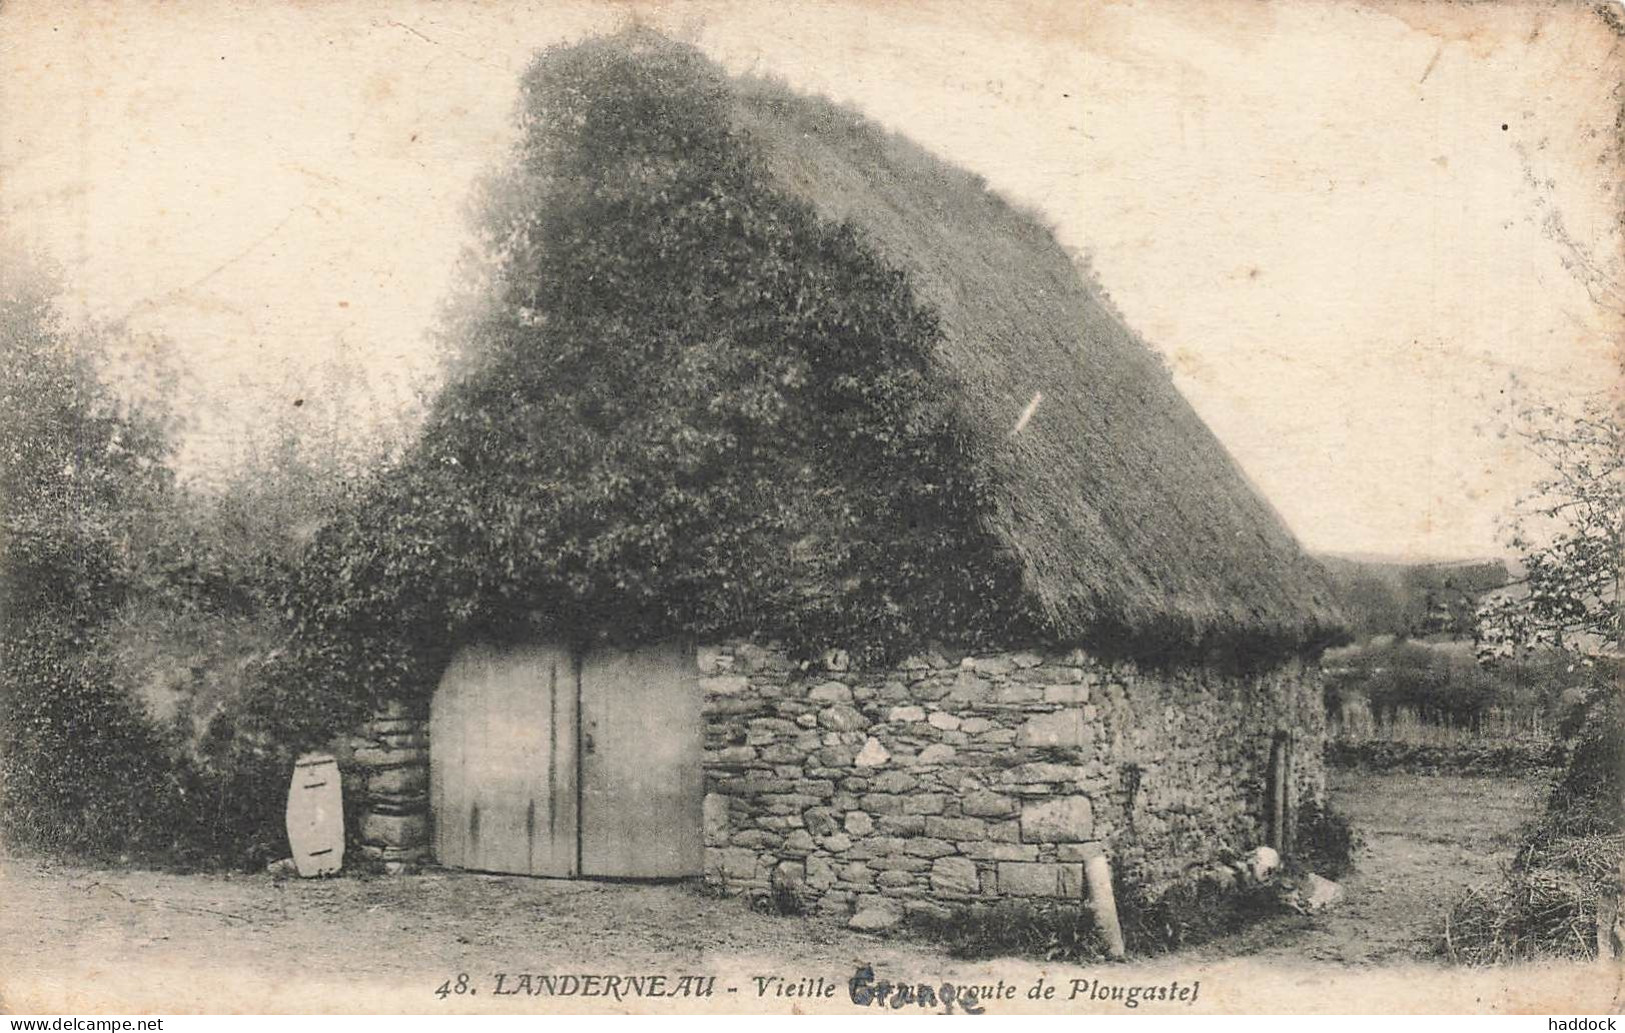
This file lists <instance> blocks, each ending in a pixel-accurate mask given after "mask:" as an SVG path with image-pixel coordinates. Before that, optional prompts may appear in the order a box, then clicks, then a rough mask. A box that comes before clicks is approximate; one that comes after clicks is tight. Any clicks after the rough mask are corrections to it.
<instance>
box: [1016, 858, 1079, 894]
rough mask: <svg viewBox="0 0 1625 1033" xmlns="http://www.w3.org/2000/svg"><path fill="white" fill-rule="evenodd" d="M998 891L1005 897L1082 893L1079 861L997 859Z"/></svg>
mask: <svg viewBox="0 0 1625 1033" xmlns="http://www.w3.org/2000/svg"><path fill="white" fill-rule="evenodd" d="M998 874H999V894H1000V895H1001V896H1006V897H1061V898H1065V899H1068V900H1076V899H1078V898H1080V897H1082V896H1083V865H1081V864H1063V863H1055V862H1025V861H1001V862H999V869H998Z"/></svg>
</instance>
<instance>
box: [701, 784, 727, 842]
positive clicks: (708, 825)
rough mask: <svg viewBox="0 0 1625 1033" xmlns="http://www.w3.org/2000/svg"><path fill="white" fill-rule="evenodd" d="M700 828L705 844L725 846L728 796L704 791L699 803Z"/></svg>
mask: <svg viewBox="0 0 1625 1033" xmlns="http://www.w3.org/2000/svg"><path fill="white" fill-rule="evenodd" d="M700 830H701V833H702V835H703V836H704V837H705V845H706V846H726V845H727V843H728V798H727V797H726V796H723V795H722V794H720V793H706V794H705V799H704V800H703V801H701V803H700Z"/></svg>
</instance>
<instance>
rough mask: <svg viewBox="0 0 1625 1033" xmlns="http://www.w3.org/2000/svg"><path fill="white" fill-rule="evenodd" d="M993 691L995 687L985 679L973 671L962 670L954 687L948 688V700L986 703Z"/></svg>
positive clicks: (952, 701)
mask: <svg viewBox="0 0 1625 1033" xmlns="http://www.w3.org/2000/svg"><path fill="white" fill-rule="evenodd" d="M992 693H993V687H992V686H991V685H990V684H989V683H988V682H987V681H986V680H985V679H982V678H979V677H977V676H976V674H975V673H974V672H971V671H960V672H959V677H957V678H955V679H954V683H953V687H952V688H950V689H949V690H948V700H949V702H951V703H985V702H986V701H987V700H988V698H989V697H990V696H991V695H992Z"/></svg>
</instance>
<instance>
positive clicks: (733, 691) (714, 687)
mask: <svg viewBox="0 0 1625 1033" xmlns="http://www.w3.org/2000/svg"><path fill="white" fill-rule="evenodd" d="M701 686H702V687H703V688H704V689H705V694H706V695H707V696H737V695H739V694H740V693H741V692H744V691H745V690H746V689H748V688H750V679H749V678H746V677H744V676H742V675H738V674H724V675H716V676H713V677H710V678H705V679H703V680H702V681H701Z"/></svg>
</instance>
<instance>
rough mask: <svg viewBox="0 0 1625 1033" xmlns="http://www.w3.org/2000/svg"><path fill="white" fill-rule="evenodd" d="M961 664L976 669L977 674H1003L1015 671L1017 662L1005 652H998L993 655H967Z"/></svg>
mask: <svg viewBox="0 0 1625 1033" xmlns="http://www.w3.org/2000/svg"><path fill="white" fill-rule="evenodd" d="M960 666H961V667H964V668H968V669H970V670H972V671H975V672H976V673H977V674H988V675H1001V674H1009V673H1010V672H1011V671H1014V670H1015V669H1016V662H1015V660H1014V659H1012V658H1011V657H1009V656H1007V655H1005V654H1003V653H997V654H994V655H993V656H978V657H966V658H965V659H964V660H963V661H962V662H961V664H960Z"/></svg>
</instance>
